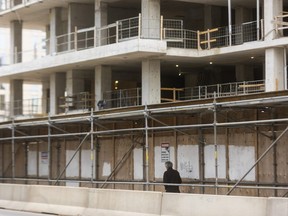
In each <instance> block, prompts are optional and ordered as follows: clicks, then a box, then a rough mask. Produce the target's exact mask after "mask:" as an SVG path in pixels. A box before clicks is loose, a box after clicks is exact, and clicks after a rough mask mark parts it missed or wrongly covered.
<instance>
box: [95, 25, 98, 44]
mask: <svg viewBox="0 0 288 216" xmlns="http://www.w3.org/2000/svg"><path fill="white" fill-rule="evenodd" d="M97 32H98V30H97V27H96V26H95V27H94V47H97V40H98V37H97Z"/></svg>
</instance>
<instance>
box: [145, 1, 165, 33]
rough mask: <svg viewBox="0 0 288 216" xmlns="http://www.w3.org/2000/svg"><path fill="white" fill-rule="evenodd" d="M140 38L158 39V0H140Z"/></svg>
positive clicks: (159, 4)
mask: <svg viewBox="0 0 288 216" xmlns="http://www.w3.org/2000/svg"><path fill="white" fill-rule="evenodd" d="M141 2H142V5H141V14H142V38H149V39H160V28H161V27H160V24H161V23H160V22H161V21H160V19H161V14H160V13H161V12H160V6H161V1H160V0H142V1H141Z"/></svg>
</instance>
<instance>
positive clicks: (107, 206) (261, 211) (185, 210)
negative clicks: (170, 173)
mask: <svg viewBox="0 0 288 216" xmlns="http://www.w3.org/2000/svg"><path fill="white" fill-rule="evenodd" d="M0 208H6V209H11V210H20V211H30V212H40V213H43V212H45V213H51V214H58V215H67V216H68V215H69V216H73V215H82V216H95V215H97V216H124V215H125V216H161V215H162V216H231V215H233V216H287V215H288V199H286V198H283V199H281V198H258V197H240V196H239V197H235V196H215V195H196V194H169V193H161V192H143V191H125V190H103V189H89V188H71V187H57V186H39V185H38V186H36V185H12V184H0Z"/></svg>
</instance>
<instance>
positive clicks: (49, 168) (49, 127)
mask: <svg viewBox="0 0 288 216" xmlns="http://www.w3.org/2000/svg"><path fill="white" fill-rule="evenodd" d="M47 159H48V181H50V180H51V172H50V171H51V118H50V113H49V115H48V155H47Z"/></svg>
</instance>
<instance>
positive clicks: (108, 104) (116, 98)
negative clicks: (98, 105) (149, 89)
mask: <svg viewBox="0 0 288 216" xmlns="http://www.w3.org/2000/svg"><path fill="white" fill-rule="evenodd" d="M103 99H104V100H105V106H104V107H103V108H117V107H128V106H139V105H141V103H142V101H141V100H142V91H141V88H135V89H121V90H116V91H108V92H105V93H104V94H103Z"/></svg>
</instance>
